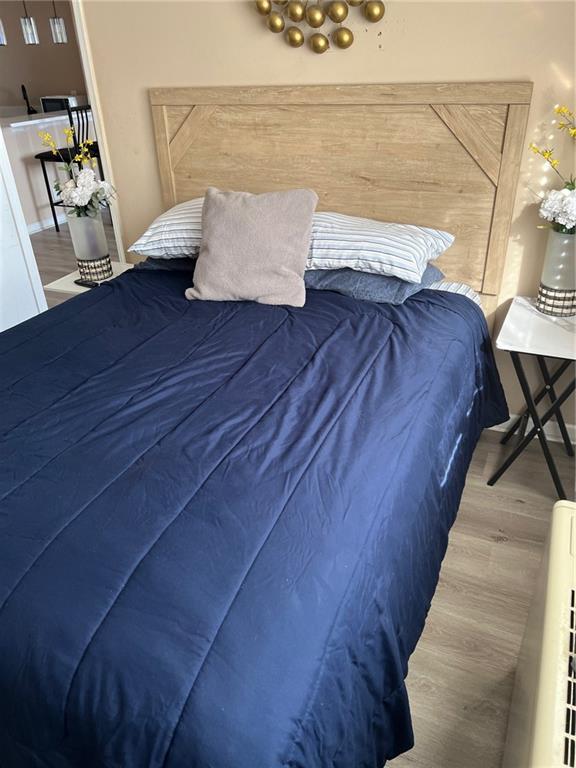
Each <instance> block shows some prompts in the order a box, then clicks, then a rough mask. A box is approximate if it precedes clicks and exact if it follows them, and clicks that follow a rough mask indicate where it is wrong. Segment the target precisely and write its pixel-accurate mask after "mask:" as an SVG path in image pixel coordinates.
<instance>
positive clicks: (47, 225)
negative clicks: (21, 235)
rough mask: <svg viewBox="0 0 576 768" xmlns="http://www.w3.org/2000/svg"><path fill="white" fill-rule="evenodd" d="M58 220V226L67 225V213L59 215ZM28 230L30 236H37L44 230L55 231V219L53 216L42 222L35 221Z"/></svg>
mask: <svg viewBox="0 0 576 768" xmlns="http://www.w3.org/2000/svg"><path fill="white" fill-rule="evenodd" d="M56 218H57V219H58V224H66V214H65V213H59V214H58V215H57V217H56ZM27 228H28V234H29V235H35V234H36V233H37V232H42V230H44V229H53V228H54V219H53V218H52V216H50V218H49V219H42V221H34V222H33V223H32V224H28V225H27Z"/></svg>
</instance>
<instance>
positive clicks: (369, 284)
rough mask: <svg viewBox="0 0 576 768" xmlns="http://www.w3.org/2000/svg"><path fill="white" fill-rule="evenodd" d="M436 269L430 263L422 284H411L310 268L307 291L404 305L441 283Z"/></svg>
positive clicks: (351, 270)
mask: <svg viewBox="0 0 576 768" xmlns="http://www.w3.org/2000/svg"><path fill="white" fill-rule="evenodd" d="M443 277H444V275H443V274H442V272H440V270H439V269H438V268H437V267H434V266H432V264H428V266H427V267H426V269H425V271H424V274H423V275H422V282H421V283H408V282H406V280H400V278H398V277H387V276H386V275H374V274H371V273H368V272H358V271H357V270H355V269H309V270H306V273H305V274H304V280H305V282H306V287H307V288H317V289H319V290H324V291H336V292H337V293H343V294H344V295H345V296H351V297H352V298H353V299H364V300H365V301H376V302H378V303H379V304H403V303H404V302H405V301H406V299H407V298H408V297H409V296H412V295H413V294H415V293H417V292H418V291H421V290H422V288H427V287H428V286H429V285H432V283H434V282H436V281H438V280H442V278H443Z"/></svg>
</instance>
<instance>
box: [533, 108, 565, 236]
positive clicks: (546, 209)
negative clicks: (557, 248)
mask: <svg viewBox="0 0 576 768" xmlns="http://www.w3.org/2000/svg"><path fill="white" fill-rule="evenodd" d="M554 112H555V113H556V114H557V115H558V116H559V117H560V120H559V121H558V123H557V124H556V128H557V129H558V130H559V131H564V132H566V133H568V134H569V136H571V138H573V139H575V140H576V115H575V114H574V112H573V111H572V110H570V109H568V107H565V106H557V107H555V108H554ZM530 149H531V150H532V152H534V154H536V155H539V156H540V157H542V158H543V159H544V160H546V162H547V163H548V164H549V165H550V167H551V168H552V169H553V170H554V171H555V173H556V174H557V175H558V176H559V177H560V179H561V180H562V182H563V184H564V186H563V188H562V189H551V190H549V191H548V192H547V193H546V194H545V195H544V197H543V198H542V202H541V204H540V211H539V214H540V217H541V218H543V219H546V221H549V222H550V223H551V224H552V229H554V230H556V232H563V233H565V234H571V235H572V234H574V233H575V232H576V178H574V176H573V175H570V176H569V177H568V178H566V177H565V176H564V175H563V174H562V173H561V172H560V170H559V169H558V166H559V165H560V161H559V160H558V159H557V158H556V157H554V150H553V149H551V148H541V147H538V146H536V144H534V143H532V144H530Z"/></svg>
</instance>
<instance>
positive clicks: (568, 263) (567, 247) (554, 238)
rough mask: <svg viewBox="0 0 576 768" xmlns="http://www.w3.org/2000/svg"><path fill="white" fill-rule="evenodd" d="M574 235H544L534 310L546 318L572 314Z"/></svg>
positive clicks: (552, 232)
mask: <svg viewBox="0 0 576 768" xmlns="http://www.w3.org/2000/svg"><path fill="white" fill-rule="evenodd" d="M574 243H575V239H574V233H568V232H557V231H556V230H554V229H551V230H549V232H548V243H547V246H546V254H545V256H544V266H543V269H542V278H541V280H540V288H539V289H538V299H537V300H536V308H537V309H538V310H540V312H543V313H544V314H546V315H557V316H564V317H567V316H571V315H576V263H575V259H576V253H575V248H574Z"/></svg>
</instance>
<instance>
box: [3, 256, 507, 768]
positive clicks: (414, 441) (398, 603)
mask: <svg viewBox="0 0 576 768" xmlns="http://www.w3.org/2000/svg"><path fill="white" fill-rule="evenodd" d="M189 282H190V280H189V277H188V276H187V275H184V274H177V273H159V272H145V271H143V272H138V271H134V272H132V273H127V274H126V275H124V276H123V277H121V278H119V279H117V280H114V281H113V282H111V283H108V284H105V285H103V286H101V287H100V288H98V289H96V290H94V291H92V292H90V293H89V294H85V295H83V296H80V297H77V298H75V299H72V300H70V301H68V302H66V303H65V304H64V305H61V306H60V307H58V308H56V309H55V310H52V311H50V312H48V313H45V314H43V315H41V316H39V317H37V318H35V319H33V320H32V321H29V322H27V323H24V324H23V325H21V326H19V327H17V328H15V329H13V330H11V331H9V332H7V333H5V334H2V336H0V387H1V389H2V408H1V412H0V433H1V435H2V437H1V449H0V450H1V457H2V462H1V475H0V766H1V767H2V768H149V767H150V768H151V767H152V766H154V767H157V768H160V767H162V768H276V767H278V766H290V767H291V768H381V766H382V764H383V762H384V761H385V760H386V759H387V758H390V757H392V756H394V755H397V754H398V753H400V752H402V751H403V750H406V749H408V748H410V746H411V745H412V738H413V737H412V728H411V722H410V713H409V708H408V701H407V695H406V689H405V685H404V678H405V676H406V674H407V664H408V657H409V656H410V654H411V652H412V651H413V649H414V647H415V645H416V642H417V640H418V637H419V635H420V633H421V631H422V628H423V625H424V621H425V617H426V613H427V611H428V608H429V605H430V601H431V599H432V595H433V593H434V589H435V586H436V583H437V579H438V573H439V569H440V564H441V561H442V558H443V555H444V552H445V549H446V544H447V537H448V531H449V529H450V526H451V525H452V523H453V521H454V518H455V515H456V511H457V509H458V503H459V500H460V495H461V492H462V488H463V485H464V479H465V474H466V470H467V467H468V463H469V460H470V456H471V453H472V451H473V449H474V446H475V443H476V441H477V439H478V436H479V434H480V432H481V430H482V428H483V427H485V426H488V425H490V424H493V423H496V422H499V421H502V420H504V419H505V418H506V417H507V413H506V406H505V403H504V399H503V395H502V391H501V387H500V383H499V380H498V375H497V372H496V369H495V366H494V361H493V357H492V353H491V349H490V344H489V341H488V338H487V332H486V327H485V323H484V320H483V318H482V316H481V312H480V310H479V309H478V308H477V307H476V306H475V305H474V304H473V303H472V302H470V301H469V300H468V299H466V298H464V297H463V296H458V295H453V294H447V293H438V292H432V291H422V292H421V293H420V294H418V295H416V296H414V297H413V298H411V299H410V300H408V302H407V303H406V304H404V305H403V306H400V307H392V306H387V305H376V304H373V303H369V302H360V301H355V300H353V299H349V298H346V297H344V296H340V295H338V294H335V293H331V292H320V291H310V292H309V295H308V300H307V303H306V306H305V307H304V308H302V309H291V308H285V307H272V306H262V305H257V304H254V303H220V302H215V303H210V302H188V301H186V300H185V299H184V297H183V291H184V288H185V287H186V286H187V285H188V284H189Z"/></svg>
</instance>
